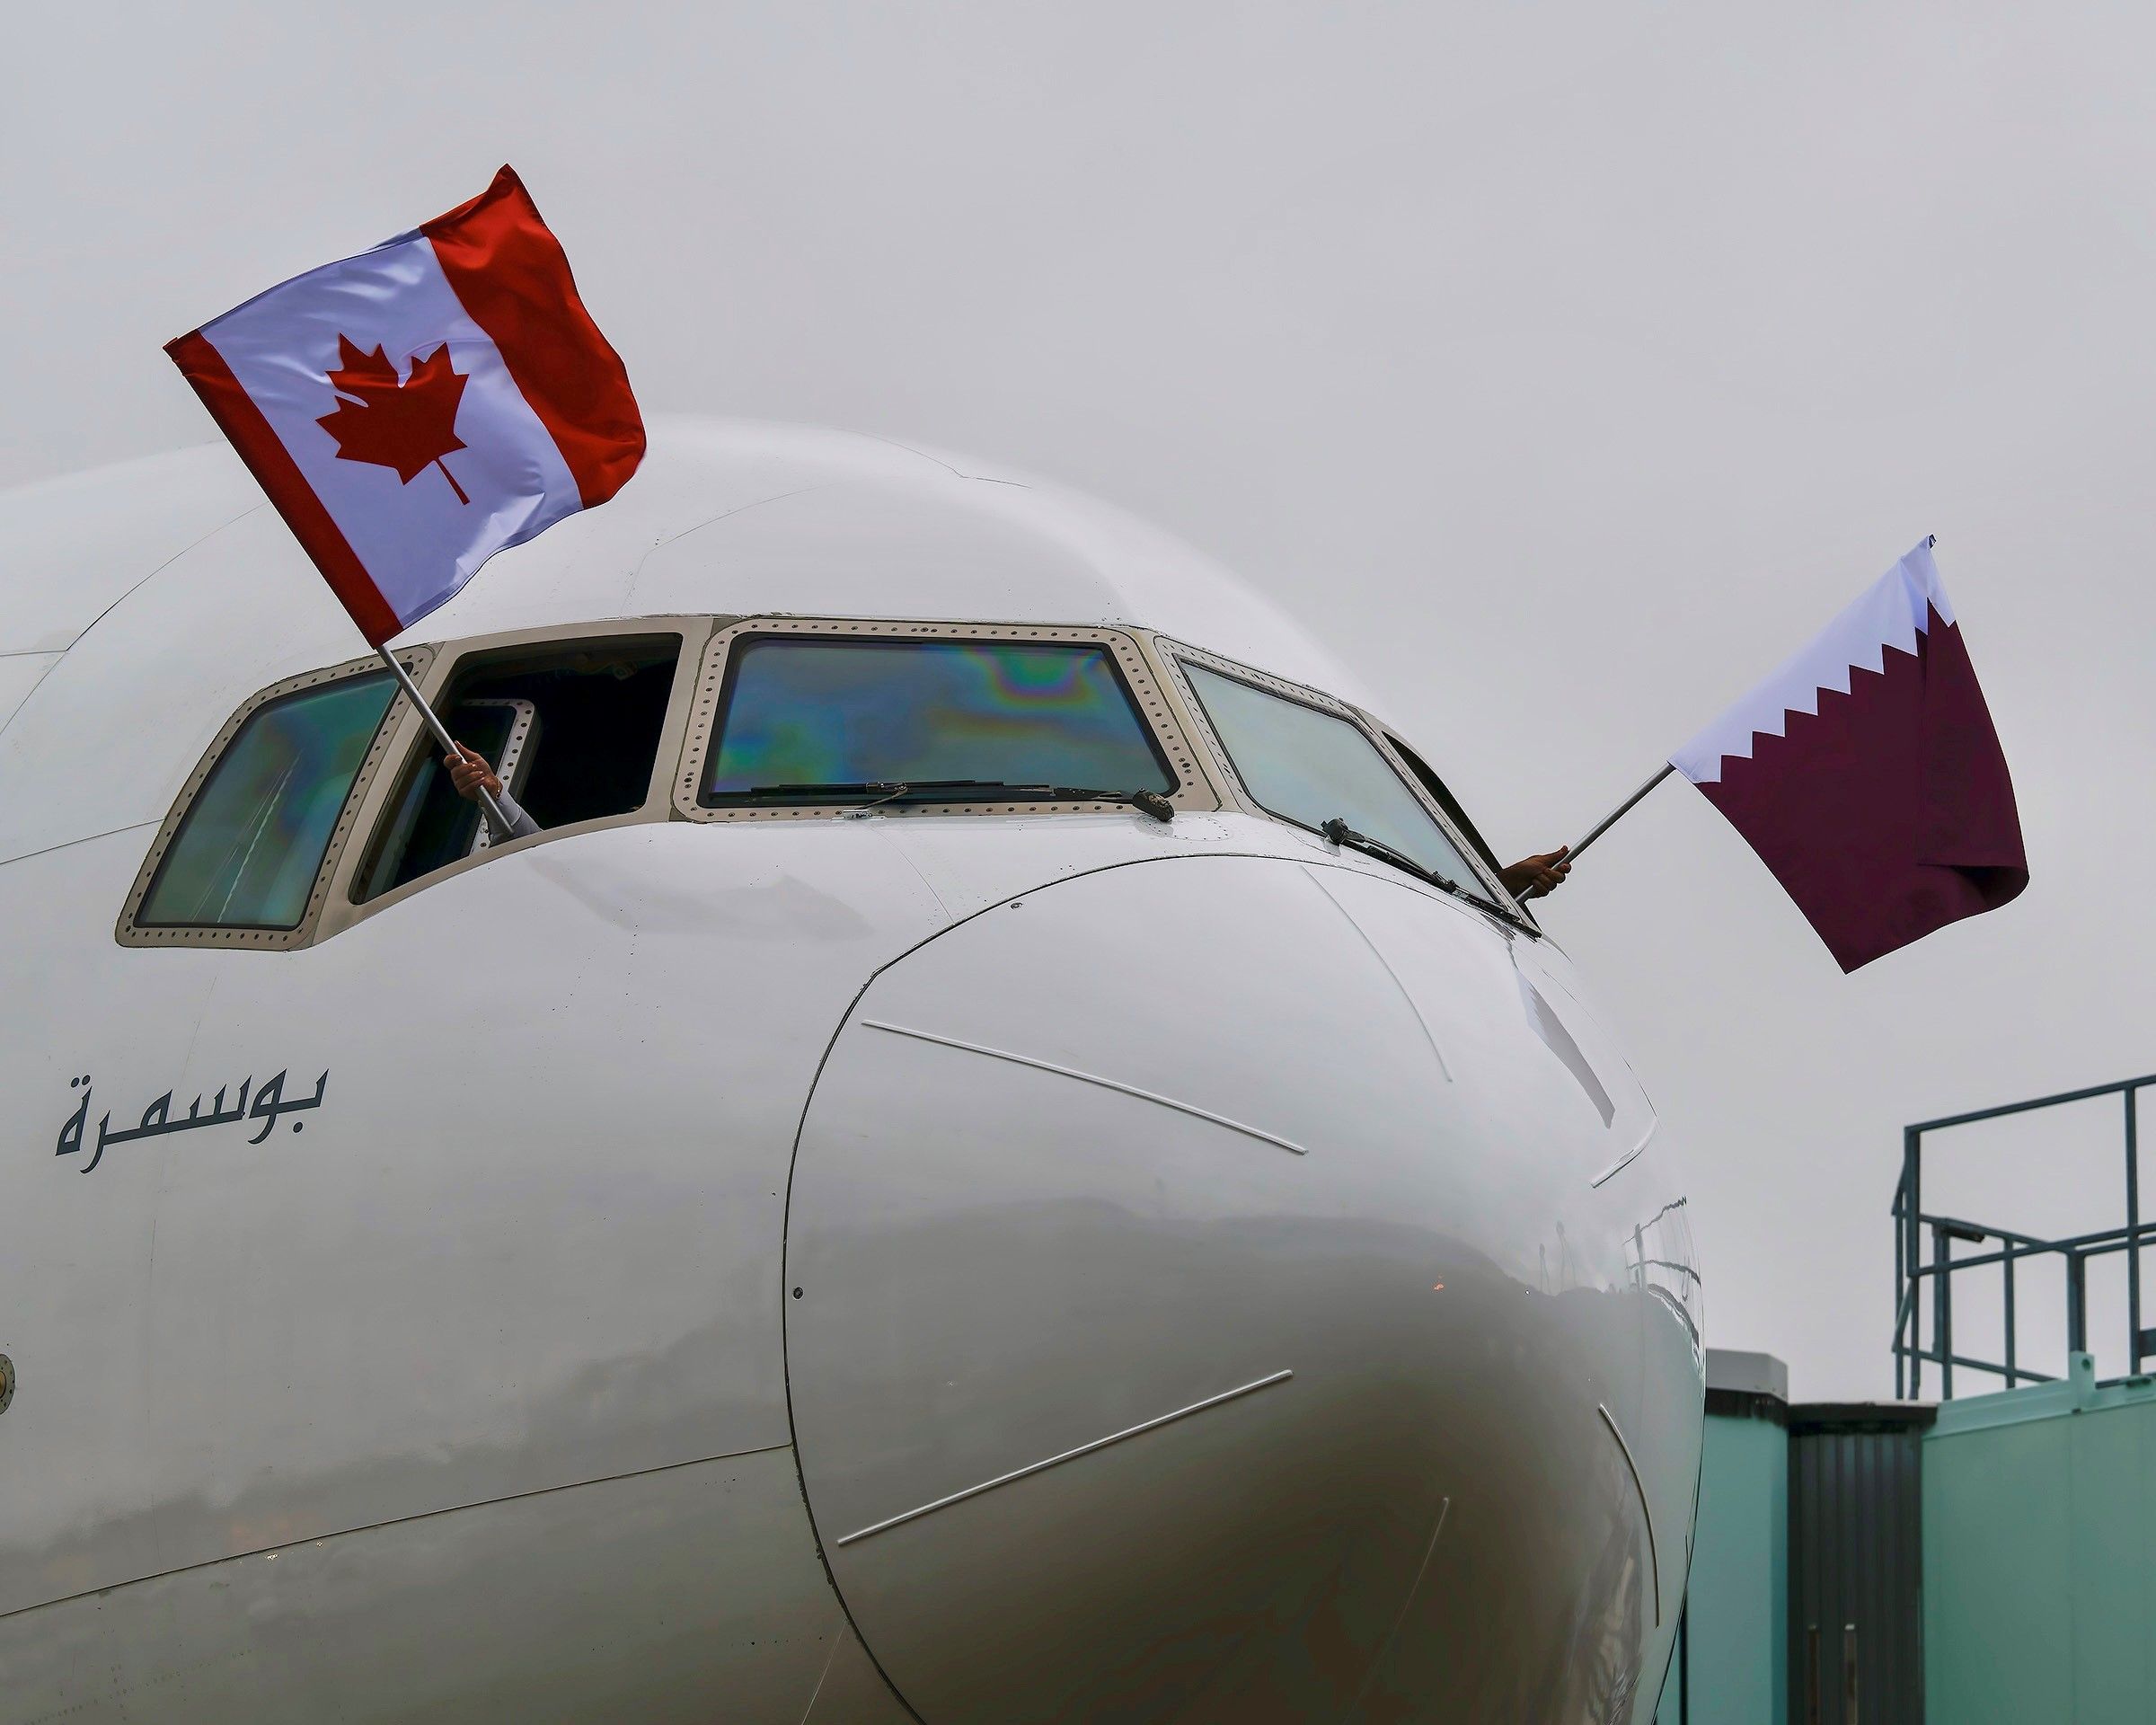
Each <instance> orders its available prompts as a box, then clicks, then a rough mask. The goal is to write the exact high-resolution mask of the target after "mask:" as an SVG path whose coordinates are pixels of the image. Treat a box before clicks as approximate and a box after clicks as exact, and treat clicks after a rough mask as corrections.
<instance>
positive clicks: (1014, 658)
mask: <svg viewBox="0 0 2156 1725" xmlns="http://www.w3.org/2000/svg"><path fill="white" fill-rule="evenodd" d="M1177 785H1178V780H1177V778H1176V776H1175V774H1174V773H1173V771H1172V770H1171V768H1170V766H1169V765H1168V763H1167V761H1166V760H1165V759H1164V758H1163V756H1162V754H1161V752H1160V749H1159V747H1157V745H1156V744H1155V743H1154V741H1153V732H1152V730H1151V729H1150V728H1149V727H1148V726H1147V725H1146V723H1145V722H1144V719H1143V718H1142V717H1141V716H1140V714H1139V712H1138V710H1137V708H1136V706H1135V703H1133V701H1132V699H1131V695H1130V691H1129V689H1128V688H1127V686H1125V683H1124V680H1123V677H1122V674H1121V672H1120V671H1118V668H1117V666H1116V661H1115V659H1114V657H1113V656H1112V655H1111V654H1110V653H1109V650H1108V649H1107V648H1106V647H1103V646H1099V645H1094V644H1091V643H1082V644H1070V643H1064V642H1047V641H966V640H953V639H941V638H938V639H912V640H881V641H877V640H862V639H857V638H855V639H833V638H829V637H815V638H810V637H804V636H800V635H791V634H773V635H760V636H755V635H752V636H748V637H747V638H745V639H742V640H739V641H735V642H734V643H733V644H732V645H731V646H730V647H729V650H728V653H727V666H726V679H725V684H724V687H723V689H722V691H721V694H720V703H719V716H718V721H717V731H716V734H715V736H714V737H713V739H712V742H711V748H710V752H709V755H708V756H707V757H706V765H705V767H704V772H703V778H702V784H701V785H699V786H698V794H697V801H699V803H701V804H702V806H703V807H705V808H707V809H710V808H720V807H727V806H732V805H741V804H750V803H772V802H775V803H785V802H790V801H791V802H793V803H801V802H827V801H848V800H853V801H859V800H864V799H868V798H873V797H876V796H878V795H879V793H886V792H889V793H897V792H901V791H903V792H904V793H905V794H906V795H907V796H908V797H910V798H911V799H912V800H914V801H923V800H930V799H932V798H934V797H937V796H941V797H944V798H946V799H947V800H950V801H967V800H969V799H974V798H978V797H981V796H983V795H987V796H990V797H996V796H1002V795H1004V794H1007V793H1008V792H1013V791H1029V792H1039V791H1043V790H1046V789H1048V788H1056V789H1063V788H1074V789H1085V790H1092V791H1108V792H1139V791H1150V792H1171V791H1173V790H1175V789H1176V788H1177Z"/></svg>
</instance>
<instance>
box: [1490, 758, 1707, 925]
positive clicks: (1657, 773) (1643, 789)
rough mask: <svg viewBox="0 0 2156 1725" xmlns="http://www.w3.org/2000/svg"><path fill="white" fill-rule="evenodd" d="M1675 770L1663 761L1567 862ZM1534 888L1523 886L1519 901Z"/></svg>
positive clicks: (1570, 853)
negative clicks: (1645, 781)
mask: <svg viewBox="0 0 2156 1725" xmlns="http://www.w3.org/2000/svg"><path fill="white" fill-rule="evenodd" d="M1674 771H1676V769H1675V767H1674V766H1673V765H1670V763H1669V762H1667V761H1665V762H1663V763H1662V765H1660V766H1658V767H1657V768H1656V769H1655V770H1654V772H1653V774H1651V775H1650V776H1649V777H1648V780H1647V783H1644V784H1642V785H1641V786H1640V787H1639V789H1638V790H1637V791H1635V792H1632V794H1631V795H1630V796H1629V797H1627V798H1626V799H1625V800H1624V801H1622V802H1621V803H1619V804H1618V805H1617V806H1616V807H1615V808H1614V809H1611V810H1610V812H1609V813H1608V814H1606V815H1604V817H1603V818H1601V819H1600V820H1598V821H1596V822H1595V825H1594V826H1592V827H1589V828H1588V829H1587V836H1586V837H1585V838H1583V839H1581V840H1580V841H1579V843H1578V844H1577V845H1573V846H1572V847H1571V848H1570V849H1569V850H1568V851H1567V852H1566V853H1565V861H1566V862H1577V861H1578V859H1579V854H1580V853H1581V852H1582V851H1584V850H1586V848H1587V846H1588V845H1592V844H1593V843H1594V842H1595V840H1596V839H1598V838H1600V837H1601V836H1603V835H1604V833H1606V832H1608V831H1609V830H1610V828H1611V827H1614V826H1615V825H1616V824H1617V823H1618V822H1619V821H1620V820H1621V819H1623V818H1624V817H1625V816H1627V815H1629V814H1630V813H1631V811H1632V806H1633V805H1634V804H1635V803H1637V802H1638V801H1639V799H1640V798H1642V797H1644V796H1645V795H1646V794H1647V793H1648V792H1649V791H1652V790H1653V789H1654V788H1655V787H1656V786H1657V784H1660V783H1662V781H1663V780H1664V779H1666V778H1667V777H1668V776H1669V775H1670V774H1672V773H1674ZM1532 891H1533V888H1532V887H1523V888H1522V889H1520V891H1519V893H1518V895H1517V897H1518V899H1519V902H1520V903H1522V904H1525V903H1526V902H1527V895H1528V894H1529V893H1530V892H1532Z"/></svg>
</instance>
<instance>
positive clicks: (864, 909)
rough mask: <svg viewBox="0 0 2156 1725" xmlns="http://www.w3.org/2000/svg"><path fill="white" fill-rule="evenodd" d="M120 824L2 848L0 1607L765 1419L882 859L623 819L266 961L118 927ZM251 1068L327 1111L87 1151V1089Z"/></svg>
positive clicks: (678, 1445)
mask: <svg viewBox="0 0 2156 1725" xmlns="http://www.w3.org/2000/svg"><path fill="white" fill-rule="evenodd" d="M147 843H148V835H147V833H146V831H143V830H140V829H137V831H135V832H132V833H128V834H123V835H119V836H114V837H111V838H109V839H103V840H100V841H97V842H95V843H94V844H90V845H75V846H71V847H69V848H68V849H66V850H64V851H58V852H54V853H50V854H48V855H45V856H42V857H38V858H33V859H29V860H25V861H22V862H15V863H12V864H9V865H6V866H4V867H0V925H4V926H6V927H7V928H8V929H9V930H10V931H11V936H10V944H11V947H13V948H14V950H15V951H17V952H19V953H20V954H21V955H22V957H21V960H19V961H18V962H17V963H16V964H13V965H11V967H10V968H11V972H12V973H13V974H14V975H17V976H20V977H23V978H24V979H25V984H26V986H25V990H24V994H23V995H22V998H24V999H25V1000H26V1001H31V1002H34V1003H35V1005H36V1010H35V1013H34V1016H32V1017H31V1018H30V1019H29V1020H28V1021H27V1022H26V1023H25V1026H24V1029H23V1031H22V1033H21V1034H18V1035H16V1036H13V1037H11V1038H9V1039H4V1041H0V1093H4V1094H6V1095H8V1096H10V1097H12V1098H15V1099H18V1105H17V1106H16V1108H15V1109H14V1110H12V1111H11V1114H10V1117H9V1118H8V1119H7V1120H6V1123H5V1125H4V1127H0V1135H4V1138H0V1203H4V1209H5V1211H6V1213H7V1214H8V1216H9V1217H10V1243H9V1249H8V1251H7V1252H5V1253H4V1254H0V1314H4V1325H5V1341H4V1343H0V1346H4V1349H5V1351H7V1352H8V1353H9V1354H10V1355H11V1356H12V1357H13V1359H14V1361H15V1364H16V1367H17V1368H18V1371H19V1373H20V1376H21V1379H22V1393H20V1394H19V1395H18V1397H17V1399H16V1402H15V1404H14V1405H13V1407H12V1408H11V1409H10V1410H9V1411H8V1413H7V1415H6V1416H5V1421H6V1423H5V1427H4V1429H0V1438H4V1452H0V1453H4V1458H5V1464H6V1466H7V1469H8V1472H9V1476H10V1478H11V1479H13V1480H17V1481H34V1482H37V1483H36V1489H35V1490H34V1491H32V1490H22V1491H9V1492H7V1493H6V1494H5V1495H4V1498H0V1609H14V1608H18V1607H20V1606H24V1605H30V1604H36V1603H39V1602H40V1601H41V1600H44V1599H48V1598H51V1597H56V1596H59V1595H65V1594H71V1593H75V1592H80V1591H83V1590H84V1589H86V1588H100V1587H108V1586H111V1585H114V1584H116V1583H119V1582H122V1581H127V1580H130V1579H136V1578H137V1577H139V1576H142V1575H145V1574H151V1573H155V1572H157V1571H160V1570H169V1569H174V1568H180V1567H186V1566H190V1565H193V1564H199V1563H202V1562H206V1561H211V1560H214V1559H216V1558H220V1557H225V1556H228V1555H234V1554H237V1553H242V1552H245V1551H250V1550H252V1549H255V1548H256V1547H258V1546H262V1545H273V1544H281V1543H284V1542H286V1541H287V1540H290V1539H296V1538H299V1537H302V1536H314V1535H329V1534H334V1533H338V1532H341V1531H343V1530H345V1529H348V1528H351V1527H355V1526H367V1525H371V1524H374V1523H377V1522H382V1521H387V1520H392V1519H395V1518H397V1517H402V1516H411V1515H416V1514H422V1513H428V1512H431V1511H435V1510H439V1509H443V1508H451V1507H454V1506H455V1505H456V1504H458V1503H461V1502H470V1501H477V1500H482V1499H491V1498H497V1497H501V1496H504V1495H507V1494H512V1493H517V1492H523V1491H536V1490H542V1489H545V1488H548V1487H553V1486H559V1485H565V1484H570V1483H573V1482H578V1481H579V1480H584V1479H591V1478H603V1477H607V1476H611V1475H614V1474H620V1473H632V1472H637V1471H641V1470H644V1469H649V1468H652V1467H657V1466H662V1465H667V1464H674V1463H678V1462H685V1461H693V1460H697V1459H700V1458H702V1457H703V1456H707V1455H718V1454H725V1453H729V1452H733V1451H738V1450H742V1449H748V1448H755V1447H761V1446H769V1445H773V1444H781V1443H784V1442H787V1441H788V1440H789V1435H790V1434H789V1431H788V1428H787V1424H786V1411H785V1401H784V1379H783V1361H782V1352H781V1330H780V1316H779V1305H780V1300H781V1288H780V1273H781V1270H780V1261H779V1253H780V1248H781V1243H782V1210H783V1207H784V1201H785V1181H786V1172H787V1167H788V1164H789V1163H790V1161H791V1155H792V1147H793V1139H794V1133H795V1130H796V1128H797V1126H798V1124H799V1120H800V1107H801V1100H800V1099H801V1098H802V1097H803V1096H805V1095H806V1093H807V1092H808V1085H809V1083H810V1080H811V1078H812V1076H813V1074H814V1072H815V1069H816V1065H817V1060H818V1059H819V1058H820V1057H821V1055H822V1052H823V1050H824V1048H825V1047H826V1044H827V1042H828V1040H829V1039H830V1036H831V1034H832V1031H833V1030H834V1028H835V1026H836V1024H837V1023H838V1022H839V1021H840V1019H841V1017H842V1016H843V1015H844V1012H845V1009H846V1006H847V1004H849V1003H850V1002H851V1000H852V999H853V995H855V993H856V992H857V991H858V989H859V988H860V986H861V985H862V979H863V978H864V977H867V976H868V975H869V974H870V972H871V971H872V970H873V969H875V967H876V966H877V965H879V963H882V962H884V961H886V960H888V959H890V958H893V957H895V956H897V954H898V953H901V952H903V951H906V948H908V947H909V946H911V945H913V944H915V943H916V942H918V941H920V940H921V939H923V938H925V937H926V936H927V935H928V934H930V933H933V932H934V931H935V930H936V929H937V928H939V927H941V926H942V925H943V921H944V918H943V916H942V913H941V909H940V907H938V906H937V905H936V903H935V901H934V899H933V898H932V897H931V896H930V894H929V893H928V891H927V889H925V888H924V887H923V885H922V884H921V881H920V880H919V878H918V876H917V875H916V874H915V872H914V871H913V870H912V869H911V868H910V867H908V866H907V865H906V862H904V860H903V859H902V858H900V857H899V856H898V855H897V854H896V852H894V851H893V850H892V849H891V848H890V847H889V846H888V845H885V844H883V843H882V842H881V841H880V840H879V839H878V838H876V837H875V836H874V835H873V834H872V833H870V832H867V831H864V830H862V828H860V827H854V826H852V825H850V824H839V823H817V824H814V825H808V824H803V825H798V826H793V827H787V828H785V829H783V830H781V829H775V828H773V829H730V828H729V829H720V828H715V827H699V826H692V825H688V824H674V825H662V826H640V827H618V828H614V829H609V830H604V831H600V832H596V833H592V834H588V835H586V836H583V837H580V838H578V839H571V840H566V841H562V842H561V843H557V844H553V845H540V846H537V847H535V848H531V849H527V850H525V851H523V852H519V853H515V854H508V855H504V856H502V857H500V858H499V859H496V860H493V861H490V862H488V863H487V864H486V865H485V866H484V867H483V868H480V869H475V870H471V871H466V872H464V873H463V874H459V875H455V876H453V877H451V878H449V879H446V880H443V881H441V882H440V883H438V884H437V885H436V886H434V887H432V888H430V889H428V890H427V891H424V892H421V893H419V894H417V895H415V896H414V897H412V898H410V899H408V900H407V901H405V902H404V903H402V904H400V905H397V906H395V907H392V908H390V909H389V910H387V911H384V913H382V914H381V915H379V916H373V917H370V918H368V919H367V921H365V922H363V923H360V924H357V925H356V926H354V927H352V928H349V929H347V930H345V931H343V932H342V933H339V934H338V935H336V936H335V937H334V938H332V939H331V940H328V941H326V942H323V943H322V944H320V945H318V946H314V947H311V948H304V949H301V950H298V951H290V952H264V951H244V950H225V949H209V950H204V949H185V948H178V949H158V950H148V951H144V950H139V949H131V948H123V947H120V946H118V945H116V944H115V943H114V942H113V941H112V936H111V931H110V920H109V919H110V909H109V908H108V907H110V905H113V904H116V903H117V902H119V895H121V894H124V892H125V890H126V888H125V886H124V885H123V884H121V883H122V880H123V877H125V876H128V875H131V873H132V872H133V871H134V869H135V868H136V866H137V864H138V863H139V862H140V860H141V854H142V852H143V850H144V849H145V848H146V845H147ZM60 903H73V904H77V905H80V906H81V907H83V908H82V910H81V912H80V914H76V915H70V916H65V917H56V916H51V915H50V914H49V912H50V909H51V907H54V906H55V905H57V904H60ZM91 907H95V908H96V909H98V910H99V911H102V913H103V915H104V916H106V918H107V921H106V923H105V925H104V926H102V927H100V926H99V925H98V924H97V923H96V922H95V921H94V920H93V916H92V915H91ZM407 977H409V978H411V979H413V980H412V981H411V984H410V985H409V986H407V985H405V984H403V983H402V982H401V981H400V980H399V979H400V978H407ZM280 1070H285V1071H287V1072H288V1077H287V1081H286V1086H285V1091H286V1096H287V1099H291V1098H305V1097H306V1096H308V1095H311V1094H312V1093H313V1091H314V1087H315V1085H316V1083H317V1080H318V1079H322V1080H323V1090H324V1093H323V1101H322V1103H321V1105H320V1106H319V1107H318V1108H315V1109H313V1110H309V1111H305V1112H296V1113H294V1114H293V1115H291V1116H290V1118H288V1119H279V1120H277V1121H275V1122H273V1123H272V1124H273V1125H274V1130H273V1131H270V1132H268V1134H267V1135H266V1136H265V1135H264V1129H263V1128H261V1126H258V1125H257V1124H256V1123H255V1122H254V1121H253V1120H252V1119H245V1120H240V1121H236V1122H234V1123H232V1124H227V1125H220V1126H212V1127H204V1128H196V1129H193V1130H188V1131H183V1132H176V1133H172V1134H170V1135H166V1136H157V1137H149V1138H147V1139H145V1140H142V1141H139V1142H131V1143H123V1144H115V1145H113V1146H111V1147H110V1148H109V1149H107V1150H106V1151H105V1152H104V1154H103V1156H102V1160H100V1161H98V1162H97V1164H96V1166H95V1167H94V1168H91V1167H90V1163H91V1162H92V1160H93V1155H94V1154H95V1143H96V1139H97V1137H98V1130H99V1126H100V1122H101V1119H102V1118H103V1117H104V1116H105V1115H107V1114H108V1113H109V1114H110V1117H111V1128H112V1129H113V1130H114V1131H122V1130H126V1129H128V1128H133V1127H134V1125H135V1123H136V1122H137V1120H138V1119H140V1118H141V1117H142V1115H143V1114H144V1111H145V1110H146V1106H147V1105H148V1104H150V1103H152V1102H153V1101H155V1099H156V1098H158V1097H159V1096H160V1095H161V1094H163V1092H168V1091H169V1092H171V1093H172V1098H173V1101H172V1107H171V1110H170V1112H171V1115H172V1118H173V1119H181V1117H183V1116H184V1115H185V1114H186V1112H187V1111H188V1110H189V1108H190V1104H192V1103H193V1102H194V1101H195V1099H197V1098H198V1097H199V1098H200V1099H202V1100H201V1106H202V1108H203V1109H204V1110H211V1109H212V1108H213V1107H214V1105H215V1100H216V1092H218V1091H219V1090H220V1089H223V1090H224V1091H225V1092H226V1106H227V1107H229V1106H230V1105H231V1099H232V1097H233V1096H234V1094H236V1092H237V1090H238V1087H239V1085H240V1084H242V1082H243V1081H252V1084H253V1085H254V1086H255V1087H256V1091H257V1093H258V1094H259V1090H260V1087H261V1085H262V1084H264V1083H265V1082H266V1081H268V1080H269V1079H270V1077H271V1076H272V1075H274V1074H276V1073H278V1071H280ZM84 1074H88V1075H91V1077H92V1081H93V1082H92V1085H91V1102H90V1105H89V1108H88V1110H87V1113H86V1117H85V1120H84V1128H83V1129H84V1135H85V1137H86V1140H87V1141H86V1142H85V1144H84V1147H83V1148H82V1149H81V1150H79V1151H78V1152H76V1153H75V1154H71V1155H65V1156H63V1155H59V1154H56V1140H57V1138H58V1137H59V1135H60V1134H61V1131H62V1128H63V1125H64V1122H65V1121H66V1119H67V1118H68V1115H69V1110H72V1109H74V1108H75V1106H76V1105H77V1101H78V1098H79V1096H80V1092H79V1091H75V1090H72V1089H71V1088H70V1085H69V1081H70V1079H72V1078H75V1077H79V1076H81V1075H84ZM324 1075H326V1077H324ZM295 1128H299V1129H297V1130H295ZM258 1137H260V1138H261V1140H262V1141H261V1142H259V1143H258V1142H255V1141H254V1140H255V1139H257V1138H258ZM85 1169H87V1170H88V1172H84V1170H85ZM62 1362H65V1363H64V1364H62Z"/></svg>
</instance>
